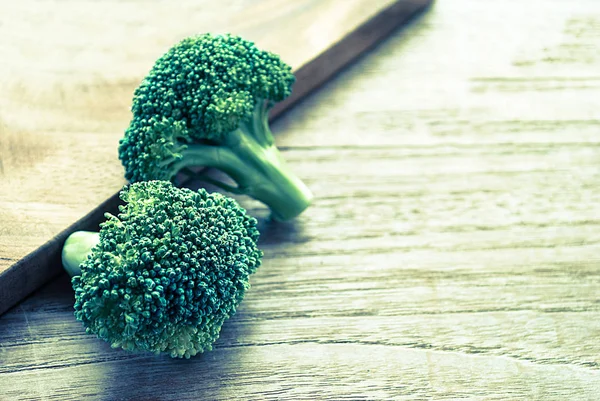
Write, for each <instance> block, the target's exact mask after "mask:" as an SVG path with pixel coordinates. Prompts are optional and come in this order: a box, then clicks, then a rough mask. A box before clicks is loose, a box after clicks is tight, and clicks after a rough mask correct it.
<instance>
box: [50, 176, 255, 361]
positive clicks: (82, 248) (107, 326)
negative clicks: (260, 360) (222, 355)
mask: <svg viewBox="0 0 600 401" xmlns="http://www.w3.org/2000/svg"><path fill="white" fill-rule="evenodd" d="M120 197H121V199H122V200H123V201H124V202H125V205H124V206H121V207H120V213H119V215H118V217H116V216H113V215H110V214H108V213H107V214H106V219H107V220H106V221H105V222H104V223H102V224H101V226H100V227H101V229H100V232H99V233H92V232H77V233H74V234H72V235H71V236H70V237H69V238H68V239H67V241H66V243H65V246H64V248H63V255H62V256H63V265H64V266H65V269H66V270H67V271H68V272H69V273H70V274H71V275H72V276H73V277H72V285H73V289H74V290H75V316H76V318H77V319H78V320H80V321H82V322H83V325H84V327H85V328H86V332H87V333H93V334H96V335H97V336H98V337H99V338H101V339H103V340H105V341H107V342H109V343H110V344H111V346H112V347H113V348H119V347H121V348H123V349H125V350H131V351H133V350H138V351H151V352H154V353H160V352H165V353H168V354H169V355H170V356H171V357H178V358H181V357H185V358H189V357H190V356H193V355H196V354H197V353H200V352H203V351H208V350H211V349H212V344H213V343H214V342H215V341H216V339H217V338H218V336H219V332H220V330H221V326H222V325H223V323H224V321H225V320H226V319H227V318H229V317H230V316H232V315H233V314H234V313H235V311H236V308H237V306H238V305H239V304H240V302H241V301H242V299H243V297H244V293H245V291H246V290H247V289H248V288H249V283H248V278H249V276H250V274H252V273H254V272H255V270H256V269H257V268H258V267H259V266H260V263H261V258H262V252H261V251H260V250H259V249H258V248H257V245H256V243H257V241H258V237H259V232H258V230H257V228H256V224H257V222H256V219H254V218H253V217H250V216H249V215H247V214H246V211H245V210H244V209H243V208H242V207H240V206H239V205H238V203H237V202H236V201H235V200H233V199H231V198H228V197H226V196H224V195H221V194H217V193H213V194H209V193H207V192H206V191H205V190H204V189H200V190H199V191H197V192H194V191H192V190H190V189H185V188H183V189H179V188H176V187H174V186H173V185H172V184H171V183H169V182H168V181H148V182H139V183H135V184H131V185H129V186H126V187H125V188H124V189H123V190H122V191H121V193H120Z"/></svg>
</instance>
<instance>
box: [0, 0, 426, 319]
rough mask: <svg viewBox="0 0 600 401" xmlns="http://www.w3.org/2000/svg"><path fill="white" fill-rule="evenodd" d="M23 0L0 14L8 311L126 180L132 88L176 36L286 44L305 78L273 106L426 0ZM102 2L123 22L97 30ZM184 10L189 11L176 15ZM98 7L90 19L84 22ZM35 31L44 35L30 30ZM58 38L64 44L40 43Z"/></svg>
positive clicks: (0, 197)
mask: <svg viewBox="0 0 600 401" xmlns="http://www.w3.org/2000/svg"><path fill="white" fill-rule="evenodd" d="M25 3H26V4H22V3H20V4H19V5H8V4H5V5H3V6H0V11H2V7H3V8H6V9H7V11H8V13H7V14H5V15H4V17H0V35H1V34H2V29H4V31H5V32H6V33H7V35H6V36H4V37H3V38H4V42H5V43H4V47H2V46H0V56H2V54H4V55H6V56H11V57H7V60H9V62H7V63H6V64H5V65H3V66H1V67H0V72H2V69H4V72H5V73H6V76H5V77H4V80H2V78H0V88H2V87H5V88H6V91H7V92H8V97H7V98H5V99H4V103H0V106H2V108H1V109H0V184H2V185H3V191H2V193H1V194H0V206H1V207H2V209H4V212H0V233H1V234H2V235H1V236H0V314H2V313H3V312H5V311H6V310H7V309H8V308H10V307H12V306H13V305H15V304H16V303H17V302H18V301H20V300H22V299H23V298H24V297H25V296H27V295H28V294H30V293H31V292H32V291H34V290H35V289H37V288H39V286H40V285H42V284H44V283H45V282H47V281H48V280H49V279H51V278H52V277H54V276H56V275H57V274H59V273H60V271H61V269H60V267H59V265H58V264H56V263H55V261H56V260H58V258H59V253H60V246H59V245H60V243H62V242H63V241H64V239H65V238H66V236H68V234H70V233H71V232H73V231H75V230H78V229H79V230H81V229H85V227H86V226H89V225H90V224H91V225H95V224H98V223H99V222H100V221H99V220H100V219H97V220H98V221H92V220H91V217H92V216H97V217H101V216H102V212H104V211H105V210H103V209H95V210H94V211H92V212H90V213H91V214H89V215H88V216H87V217H85V218H83V219H82V220H80V221H78V222H76V223H74V222H75V221H76V220H77V219H79V218H80V217H81V216H82V215H83V213H82V210H86V209H87V210H89V209H92V208H93V207H97V205H98V204H99V203H100V202H101V201H104V200H105V199H106V198H107V197H109V196H110V199H112V202H110V201H109V202H108V203H103V205H102V206H101V207H109V208H114V207H115V205H116V202H117V201H118V197H117V196H116V195H114V193H115V191H118V190H119V189H120V188H121V187H122V184H123V183H124V181H123V178H122V175H123V170H122V167H121V165H120V163H119V161H118V160H117V157H116V148H117V143H118V139H119V138H120V137H121V136H122V131H123V129H124V127H126V126H127V121H128V119H129V115H128V113H127V111H128V107H129V106H128V105H129V103H130V98H131V93H132V92H133V90H134V88H135V87H136V86H137V85H138V83H139V81H140V80H141V79H142V77H143V75H145V72H146V71H147V69H148V68H149V66H151V65H152V63H153V62H154V59H155V58H157V57H158V56H159V55H160V54H161V53H163V52H164V51H165V49H167V48H168V47H170V46H171V45H172V44H173V43H174V42H175V41H176V40H178V39H179V38H181V37H184V36H187V35H190V34H193V33H195V32H202V31H216V32H225V31H229V32H232V33H237V34H241V35H243V36H244V37H246V38H248V39H251V40H254V41H256V43H257V44H258V46H259V47H261V48H264V49H269V50H271V51H274V52H276V53H278V54H280V55H281V56H282V58H283V59H284V60H286V62H288V63H290V64H292V65H293V66H295V67H296V68H297V69H296V71H297V73H298V79H297V82H296V84H295V86H294V91H293V95H292V96H290V97H289V98H288V99H287V100H286V102H282V103H281V104H279V105H278V106H277V108H276V109H274V110H273V112H272V117H273V118H275V117H277V116H279V115H280V114H282V113H283V112H285V111H286V110H287V109H289V108H290V107H291V106H292V105H294V104H296V103H297V102H298V101H300V100H301V99H302V98H304V97H305V96H307V95H308V94H309V93H310V92H312V91H314V90H315V89H316V88H317V87H319V86H320V85H322V84H323V83H324V82H325V81H326V80H327V79H329V78H331V77H332V76H333V75H334V74H335V73H337V72H338V71H340V69H342V68H343V67H344V66H346V65H347V64H348V63H350V62H351V61H353V60H354V59H356V58H357V57H358V56H359V55H360V54H362V53H364V52H365V51H366V50H368V49H369V48H372V47H373V46H374V45H375V44H376V43H377V42H379V41H380V40H381V39H383V38H384V37H386V36H388V35H389V34H390V32H391V31H392V30H393V29H394V28H396V27H398V26H399V25H402V24H403V23H404V22H405V21H407V20H408V19H410V18H411V17H412V16H413V15H414V14H415V13H416V12H417V11H419V10H422V9H423V7H424V6H426V5H427V4H428V3H429V0H401V1H391V0H378V1H376V2H373V1H366V0H352V1H344V2H340V1H334V0H328V1H314V0H313V1H309V0H304V1H294V2H290V1H288V0H285V1H281V0H261V1H259V2H253V3H250V2H248V1H246V2H237V3H231V4H229V3H226V4H225V5H223V8H220V9H218V10H216V9H215V8H214V7H212V8H211V11H208V12H204V11H203V10H201V9H199V8H198V6H199V4H198V2H189V1H188V2H184V4H183V9H182V8H177V9H176V10H175V9H169V10H166V9H164V4H162V3H158V4H156V3H152V5H151V6H149V7H148V9H145V10H144V12H142V13H141V14H140V13H137V12H134V11H135V10H136V8H135V7H134V8H132V5H131V4H130V3H114V4H112V3H111V8H110V9H106V8H105V7H106V4H105V3H102V4H99V3H96V2H92V3H90V2H80V3H77V4H74V3H73V2H64V3H63V2H60V3H57V2H43V4H39V2H38V1H29V2H25ZM34 4H35V5H36V7H33V5H34ZM37 5H39V6H40V7H41V9H40V8H37ZM205 5H207V6H208V5H213V2H207V3H206V4H205ZM45 7H51V8H53V9H56V8H58V9H61V7H64V8H63V9H62V10H64V14H65V15H61V16H60V17H58V20H57V21H55V20H52V19H50V20H43V21H38V20H39V13H41V12H42V11H41V10H44V9H45ZM137 7H140V6H139V5H138V6H137ZM267 10H271V11H270V12H267ZM96 12H97V13H100V15H103V17H101V18H100V20H102V18H105V22H106V23H110V24H111V26H114V27H115V29H114V30H111V31H106V30H102V31H99V29H100V27H101V26H102V25H98V22H99V21H98V20H97V15H96V14H95V13H96ZM174 12H175V13H176V14H174V15H172V14H173V13H174ZM182 12H183V13H189V14H190V15H193V18H191V19H190V20H189V21H188V22H186V23H184V24H181V23H179V24H176V23H175V21H177V20H178V18H177V13H182ZM104 13H107V14H104ZM0 14H1V13H0ZM17 14H18V18H19V19H18V20H17ZM2 18H4V19H5V20H6V24H3V19H2ZM90 18H93V19H94V21H93V23H92V24H91V25H85V24H83V21H85V20H86V19H90ZM109 19H110V22H108V20H109ZM100 22H101V21H100ZM217 22H220V23H221V24H222V25H219V24H218V23H217ZM28 23H30V24H33V23H35V29H34V30H33V31H32V34H30V35H27V34H25V33H24V29H25V27H26V26H27V24H28ZM38 23H39V24H38ZM57 23H60V29H58V27H57ZM154 23H156V26H154V25H151V24H154ZM5 25H6V26H5ZM149 25H151V26H152V28H151V29H150V28H148V26H149ZM146 29H150V31H148V32H147V31H146ZM156 29H159V30H158V31H157V30H156ZM156 32H160V36H157V34H156ZM38 35H43V37H42V38H40V40H39V41H33V40H32V37H33V36H35V37H37V36H38ZM123 37H126V38H127V39H123ZM2 43H3V42H0V45H2ZM142 43H143V44H144V46H142V47H141V48H140V46H141V44H142ZM55 46H56V47H57V49H56V52H52V53H48V54H47V53H44V55H43V56H42V57H38V56H37V55H36V53H37V52H43V49H45V48H48V47H53V48H54V47H55ZM34 55H35V57H34ZM0 102H1V101H0ZM4 110H6V111H7V112H6V113H4V112H3V111H4ZM5 116H10V118H11V119H7V118H8V117H5ZM59 188H60V190H59ZM111 194H112V196H111ZM67 226H69V228H68V229H66V230H63V229H64V228H65V227H67ZM60 230H63V231H60ZM59 232H60V233H59ZM42 244H43V245H42ZM40 246H41V248H40ZM25 255H27V256H25Z"/></svg>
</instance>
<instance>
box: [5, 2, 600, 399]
mask: <svg viewBox="0 0 600 401" xmlns="http://www.w3.org/2000/svg"><path fill="white" fill-rule="evenodd" d="M517 10H518V11H517ZM598 49H600V3H598V2H597V1H595V0H581V1H578V2H572V1H568V0H554V1H545V2H542V1H534V2H519V1H516V0H490V1H486V2H481V1H477V0H455V1H452V2H450V1H444V2H437V3H436V5H435V6H434V8H433V9H432V10H431V12H430V13H428V14H427V15H426V16H424V17H423V18H422V19H420V20H418V22H417V23H415V24H414V25H413V26H412V27H411V28H410V29H408V30H406V31H403V32H402V33H401V34H398V35H396V36H394V37H393V38H392V39H391V40H389V41H388V42H386V43H385V44H384V45H383V46H381V47H379V48H378V49H377V50H376V51H374V52H373V53H372V54H371V55H370V56H369V57H367V58H364V59H362V60H361V61H360V62H359V63H358V64H356V65H355V66H354V67H352V68H351V69H350V70H348V71H346V72H345V73H343V74H341V75H340V76H338V78H337V79H336V80H334V81H332V82H330V83H328V84H327V85H325V87H324V88H323V90H321V91H319V92H318V94H316V95H314V96H311V97H309V98H308V99H307V100H306V101H304V102H303V103H302V104H301V105H299V106H298V107H296V108H294V109H293V110H292V111H290V112H289V113H286V115H285V116H284V117H282V119H280V120H278V122H277V123H276V124H275V130H276V131H277V137H276V139H277V141H278V144H279V145H280V146H281V147H282V149H283V151H284V153H285V157H286V159H287V160H289V163H290V164H291V165H292V167H293V168H294V170H295V171H297V172H298V174H299V175H300V176H301V177H302V178H303V179H305V180H306V181H307V183H308V184H309V185H310V187H311V188H312V189H313V191H314V193H315V195H316V199H315V203H314V205H313V206H311V208H310V209H308V210H307V212H306V213H305V214H303V215H302V216H301V217H300V218H299V219H298V220H297V221H295V222H294V223H287V224H272V223H269V222H267V221H265V219H264V217H266V212H265V211H264V209H262V208H260V207H259V205H258V204H257V203H256V202H252V201H249V200H247V199H243V198H240V200H241V201H242V202H243V204H244V205H245V206H247V207H248V208H249V209H250V211H251V212H252V213H254V214H256V215H257V216H259V217H260V218H261V232H262V237H261V247H262V248H263V249H264V251H265V258H264V265H263V266H262V267H261V268H260V269H259V271H258V272H257V273H256V275H255V276H254V277H253V279H252V288H251V290H250V291H249V292H248V295H247V298H246V299H245V301H244V303H243V304H242V306H241V308H240V310H239V311H238V314H237V315H236V316H235V317H234V318H233V319H231V320H230V321H229V322H228V323H227V324H226V325H225V327H224V330H223V333H222V335H221V338H220V339H219V341H218V343H217V348H216V350H215V351H213V352H210V353H207V354H204V355H202V356H201V357H198V358H195V359H192V360H190V361H174V360H171V359H168V358H160V357H159V358H155V357H150V356H146V355H136V354H128V353H125V352H122V351H115V350H111V349H110V348H109V346H108V345H106V344H104V343H103V342H102V341H99V340H97V339H95V338H93V337H92V336H87V335H85V334H84V332H83V329H82V328H81V326H80V325H79V323H78V322H76V321H75V320H74V318H73V315H72V306H71V304H72V302H73V299H72V297H73V295H72V293H71V292H70V290H69V285H68V280H67V278H66V277H65V276H61V277H59V278H58V279H57V280H56V281H55V282H53V283H52V284H51V285H50V286H48V287H46V288H44V290H43V291H41V292H39V293H37V294H36V295H35V296H32V297H31V298H29V299H28V300H27V301H25V302H23V303H22V304H20V305H19V306H18V307H16V308H14V309H13V310H12V311H10V312H9V313H7V314H5V315H4V316H2V317H0V344H1V346H0V399H7V400H13V399H15V400H19V399H27V400H37V399H46V400H53V399H56V400H71V399H72V400H81V399H131V400H137V399H139V400H149V399H150V400H151V399H159V400H171V399H173V400H194V399H210V400H213V399H214V400H247V399H261V400H263V399H264V400H276V399H277V400H426V399H436V400H442V399H444V400H559V401H563V400H590V401H595V400H597V399H598V394H600V343H599V342H598V338H599V337H600V323H599V322H600V302H599V300H600V298H599V294H600V258H599V256H598V255H600V219H599V216H600V191H599V189H598V182H599V179H600V146H599V145H600V136H599V135H598V131H599V128H600V81H599V75H598V71H600V52H598V51H597V50H598Z"/></svg>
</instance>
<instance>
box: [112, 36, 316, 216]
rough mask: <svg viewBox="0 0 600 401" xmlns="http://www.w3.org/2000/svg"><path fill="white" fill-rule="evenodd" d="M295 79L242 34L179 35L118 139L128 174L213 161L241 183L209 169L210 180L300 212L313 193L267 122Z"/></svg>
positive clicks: (161, 174)
mask: <svg viewBox="0 0 600 401" xmlns="http://www.w3.org/2000/svg"><path fill="white" fill-rule="evenodd" d="M294 80H295V78H294V75H293V74H292V72H291V68H290V67H289V66H288V65H286V64H285V63H283V62H282V61H281V60H280V58H279V57H278V56H277V55H275V54H272V53H269V52H266V51H262V50H259V49H258V48H256V46H255V45H254V43H252V42H249V41H247V40H244V39H242V38H240V37H237V36H231V35H212V34H204V35H199V36H194V37H189V38H186V39H184V40H182V41H181V42H180V43H178V44H176V45H175V46H173V47H172V48H171V49H170V50H169V51H168V52H167V53H166V54H164V55H163V56H162V57H161V58H159V59H158V60H157V61H156V63H155V65H154V67H153V68H152V69H151V71H150V73H149V74H148V75H147V76H146V78H145V79H144V80H143V81H142V83H141V84H140V86H139V87H138V88H137V89H136V90H135V93H134V97H133V105H132V108H131V111H132V115H133V117H132V120H131V123H130V125H129V127H128V128H127V130H126V131H125V135H124V137H123V138H122V139H121V141H120V143H119V158H120V160H121V162H122V163H123V166H124V167H125V178H127V179H128V180H129V181H131V182H137V181H145V180H156V179H158V180H172V179H173V178H174V177H175V175H176V174H177V173H178V172H179V171H182V170H188V171H189V168H190V167H199V166H204V167H213V168H216V169H218V170H221V171H223V172H225V173H226V174H227V175H228V176H229V177H230V178H231V179H233V180H234V181H235V182H236V184H237V185H236V186H230V185H227V184H226V183H223V182H221V181H220V180H213V179H210V178H208V177H204V178H206V179H207V180H209V181H210V182H212V183H214V184H216V185H218V186H220V187H221V188H223V189H226V190H228V191H231V192H234V193H240V194H245V195H249V196H251V197H253V198H255V199H257V200H259V201H261V202H263V203H265V204H266V205H267V206H269V208H270V209H271V211H272V214H273V217H274V218H276V219H279V220H287V219H291V218H293V217H295V216H297V215H298V214H300V213H301V212H302V211H303V210H304V209H306V208H307V207H308V205H309V204H310V202H311V200H312V193H311V192H310V190H309V189H308V188H307V187H306V185H305V184H304V183H303V182H302V181H301V180H300V179H299V178H298V177H297V176H296V175H294V174H293V173H292V171H291V170H290V168H289V167H288V166H287V165H286V163H285V161H284V160H283V158H282V156H281V154H280V152H279V150H278V149H277V147H276V146H275V143H274V140H273V135H272V134H271V130H270V128H269V122H268V111H269V109H270V108H271V107H272V106H273V105H274V104H275V103H276V102H279V101H281V100H283V99H285V98H286V97H287V96H288V95H289V94H290V92H291V88H292V84H293V83H294Z"/></svg>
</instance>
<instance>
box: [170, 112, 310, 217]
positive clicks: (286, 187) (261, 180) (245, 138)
mask: <svg viewBox="0 0 600 401" xmlns="http://www.w3.org/2000/svg"><path fill="white" fill-rule="evenodd" d="M267 110H268V108H267V107H266V106H263V105H262V104H261V105H260V106H258V107H257V108H256V110H255V113H254V118H252V119H251V120H250V121H247V122H244V123H242V124H240V126H239V127H238V128H237V129H236V130H234V131H232V132H230V133H229V134H227V136H226V139H225V141H224V142H223V143H222V144H220V145H199V144H192V145H189V146H188V147H187V148H186V149H185V150H183V151H181V155H182V157H181V159H179V160H178V161H176V162H174V163H173V164H171V166H170V167H171V168H172V171H174V172H176V171H179V170H181V169H184V168H186V167H192V166H208V167H214V168H217V169H219V170H221V171H223V172H225V173H226V174H227V175H229V176H230V177H231V178H232V179H233V180H234V181H235V182H236V183H237V184H238V187H237V188H232V187H231V186H229V185H227V184H225V183H221V182H218V181H215V180H211V183H213V184H215V185H218V186H219V187H221V188H222V189H224V190H228V191H231V192H235V193H242V194H246V195H249V196H251V197H253V198H255V199H257V200H259V201H261V202H263V203H265V204H266V205H267V206H268V207H269V208H270V209H271V211H272V217H273V218H275V219H276V220H282V221H284V220H289V219H292V218H294V217H296V216H298V215H299V214H300V213H302V211H304V209H306V208H307V207H308V206H309V205H310V202H311V201H312V198H313V195H312V193H311V191H310V190H309V189H308V187H307V186H306V185H305V184H304V183H303V182H302V181H301V180H300V179H299V178H298V177H297V176H296V175H295V174H294V173H293V172H292V171H291V169H290V168H289V167H288V165H287V163H286V162H285V160H284V159H283V157H282V156H281V153H280V152H279V150H278V149H277V147H276V146H275V142H274V140H273V135H272V133H271V130H270V129H269V124H268V120H267Z"/></svg>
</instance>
